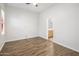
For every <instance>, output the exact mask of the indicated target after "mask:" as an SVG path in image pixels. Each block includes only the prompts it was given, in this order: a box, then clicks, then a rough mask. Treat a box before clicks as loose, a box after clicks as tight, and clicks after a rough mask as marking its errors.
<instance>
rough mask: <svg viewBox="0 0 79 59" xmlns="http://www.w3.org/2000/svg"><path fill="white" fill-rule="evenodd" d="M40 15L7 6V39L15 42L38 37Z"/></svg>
mask: <svg viewBox="0 0 79 59" xmlns="http://www.w3.org/2000/svg"><path fill="white" fill-rule="evenodd" d="M37 22H38V14H37V13H33V12H31V11H27V10H24V9H20V8H17V7H12V6H6V39H7V41H14V40H18V39H23V38H29V37H36V36H38V31H37V30H38V28H37V27H38V25H37V24H38V23H37Z"/></svg>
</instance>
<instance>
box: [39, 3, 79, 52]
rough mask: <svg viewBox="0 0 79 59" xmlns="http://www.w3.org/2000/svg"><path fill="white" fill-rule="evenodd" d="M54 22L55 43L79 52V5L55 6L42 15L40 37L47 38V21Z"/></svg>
mask: <svg viewBox="0 0 79 59" xmlns="http://www.w3.org/2000/svg"><path fill="white" fill-rule="evenodd" d="M49 18H51V19H52V20H53V30H54V39H53V41H54V42H56V43H58V44H61V45H63V46H65V47H68V48H71V49H73V50H75V51H79V47H78V45H79V23H78V22H79V4H67V3H65V4H53V5H52V7H51V8H48V9H47V10H46V11H44V12H43V13H41V14H40V25H39V26H40V30H39V31H40V32H39V34H40V36H43V37H45V38H47V28H48V26H47V24H48V23H47V20H48V19H49Z"/></svg>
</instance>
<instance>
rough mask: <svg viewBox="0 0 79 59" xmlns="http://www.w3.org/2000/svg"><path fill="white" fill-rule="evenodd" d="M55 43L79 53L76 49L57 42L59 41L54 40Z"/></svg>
mask: <svg viewBox="0 0 79 59" xmlns="http://www.w3.org/2000/svg"><path fill="white" fill-rule="evenodd" d="M53 42H54V43H57V44H59V45H61V46H63V47H66V48H68V49H71V50H73V51H76V52H79V50H76V49H74V48H71V47H69V46H67V45H64V44H62V43H60V42H57V41H54V40H53Z"/></svg>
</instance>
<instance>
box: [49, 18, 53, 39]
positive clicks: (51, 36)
mask: <svg viewBox="0 0 79 59" xmlns="http://www.w3.org/2000/svg"><path fill="white" fill-rule="evenodd" d="M52 38H53V21H52V19H48V39H52Z"/></svg>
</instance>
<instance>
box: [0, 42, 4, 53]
mask: <svg viewBox="0 0 79 59" xmlns="http://www.w3.org/2000/svg"><path fill="white" fill-rule="evenodd" d="M4 44H5V42H3V43H2V44H0V51H1V50H2V48H3V46H4Z"/></svg>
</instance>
